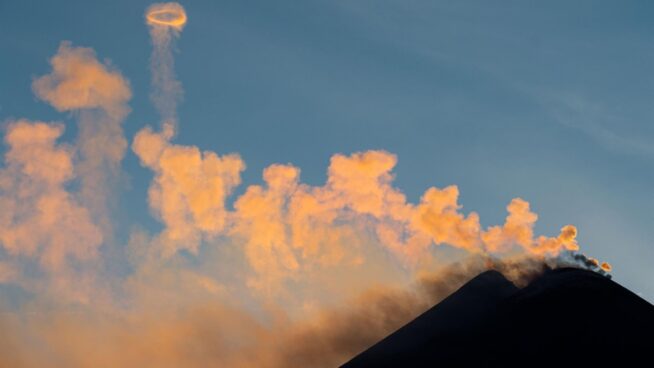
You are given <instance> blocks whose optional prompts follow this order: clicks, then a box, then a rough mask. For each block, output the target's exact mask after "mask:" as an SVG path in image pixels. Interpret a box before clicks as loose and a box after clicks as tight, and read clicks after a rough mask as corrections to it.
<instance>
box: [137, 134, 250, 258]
mask: <svg viewBox="0 0 654 368" xmlns="http://www.w3.org/2000/svg"><path fill="white" fill-rule="evenodd" d="M168 138H169V137H167V136H166V133H161V134H159V133H154V132H153V131H152V130H151V129H150V128H145V129H143V130H141V131H140V132H139V133H138V134H137V135H136V137H135V138H134V144H133V149H134V152H135V153H136V154H137V155H138V156H139V158H140V159H141V163H142V164H143V165H144V166H146V167H148V168H150V169H152V170H153V171H154V172H155V178H154V181H153V183H152V185H151V186H150V190H149V191H148V197H149V203H150V206H151V207H152V209H153V210H154V211H155V213H156V214H157V215H158V216H159V217H160V218H161V220H162V221H163V223H164V224H165V225H166V229H165V231H164V233H163V234H162V237H161V240H162V241H163V244H164V248H165V249H164V253H165V254H167V255H172V254H174V253H175V252H176V251H177V250H178V249H187V250H190V251H193V252H196V251H197V247H198V246H199V243H200V240H201V239H202V236H209V237H211V236H213V235H217V234H218V233H219V232H220V231H221V230H222V229H223V227H224V226H225V221H226V210H225V198H226V197H227V196H228V195H229V194H230V193H231V190H232V189H233V188H234V187H235V186H236V185H238V184H239V183H240V181H241V179H240V172H241V171H243V169H244V168H245V165H244V163H243V161H241V159H240V158H239V157H238V156H237V155H226V156H223V157H219V156H218V155H216V154H215V153H213V152H209V151H205V152H200V150H199V149H198V148H197V147H188V146H179V145H173V144H170V143H168Z"/></svg>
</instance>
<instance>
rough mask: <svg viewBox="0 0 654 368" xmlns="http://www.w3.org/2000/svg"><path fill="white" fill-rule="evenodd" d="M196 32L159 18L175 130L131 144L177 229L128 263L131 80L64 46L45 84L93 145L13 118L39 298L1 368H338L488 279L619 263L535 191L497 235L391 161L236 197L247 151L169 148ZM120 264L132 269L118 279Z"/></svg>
mask: <svg viewBox="0 0 654 368" xmlns="http://www.w3.org/2000/svg"><path fill="white" fill-rule="evenodd" d="M186 22H187V16H186V13H185V11H184V9H183V8H182V6H181V5H179V4H177V3H164V4H154V5H152V6H151V7H149V8H148V9H147V11H146V23H147V25H148V27H149V30H150V35H151V37H152V44H153V53H152V58H151V71H152V88H153V91H152V100H153V102H154V104H155V106H156V108H157V110H158V112H159V114H160V118H161V120H162V124H161V127H160V129H153V128H151V127H147V126H146V127H144V128H143V129H141V130H140V131H139V132H138V133H137V134H136V135H135V137H133V140H132V145H131V148H132V150H133V152H134V153H135V154H136V156H137V157H138V159H139V160H140V163H141V164H142V165H143V166H144V167H145V168H147V169H148V170H150V171H151V172H152V175H153V178H152V182H151V183H150V186H149V190H148V198H147V205H148V206H149V208H150V210H151V212H152V214H153V215H154V216H155V217H156V218H157V219H158V220H159V221H160V223H161V225H162V229H161V231H157V232H155V233H150V232H148V231H147V230H144V229H142V228H139V227H138V226H135V227H134V230H133V231H132V233H131V236H130V240H129V242H128V244H126V245H124V247H125V249H126V252H125V255H124V258H122V259H120V260H116V259H113V258H112V259H109V260H105V259H103V257H102V255H103V250H106V249H107V247H113V246H118V245H119V244H115V241H113V239H112V231H113V228H112V221H111V218H112V217H111V208H110V206H109V205H108V203H109V202H110V201H109V199H110V198H111V195H116V194H118V193H112V191H111V190H110V187H113V183H115V180H116V178H118V177H119V176H120V163H121V160H122V158H123V156H124V153H125V150H126V146H127V143H126V142H127V141H126V139H125V138H124V137H123V133H122V128H121V124H122V122H123V120H124V119H125V117H126V115H127V114H128V112H129V108H128V106H127V103H128V101H129V99H130V98H131V91H130V88H129V83H128V82H127V80H126V79H125V78H124V77H123V76H122V75H121V74H120V72H118V71H117V69H116V68H115V67H113V66H112V65H110V64H109V63H107V62H105V63H102V62H100V61H98V60H97V58H96V55H95V53H94V51H93V50H91V49H89V48H80V47H73V46H72V45H71V44H70V43H67V42H64V43H62V44H61V46H60V48H59V50H58V52H57V54H56V55H55V56H54V57H53V58H52V59H51V65H52V71H51V72H50V73H49V74H47V75H45V76H43V77H40V78H37V79H36V80H35V81H34V83H33V90H34V92H35V94H36V95H37V96H38V97H39V98H40V99H42V100H44V101H46V102H48V103H49V104H51V105H52V106H53V107H54V108H55V109H57V110H58V111H61V112H70V113H72V115H73V116H74V117H76V118H77V120H78V124H79V132H80V133H79V137H78V138H77V140H76V141H75V142H74V143H72V144H68V143H65V142H61V140H62V135H63V133H64V125H63V124H61V123H56V122H55V123H48V122H34V121H29V120H26V119H20V120H15V121H10V122H8V123H7V124H6V130H5V134H4V143H5V144H6V146H7V151H6V153H5V155H4V166H3V167H2V169H0V208H2V209H3V211H2V212H1V213H0V284H2V285H10V286H11V287H13V288H17V289H19V290H21V292H22V293H24V294H25V296H24V299H25V301H24V302H21V303H20V305H19V306H18V307H16V306H12V305H10V303H4V302H3V299H0V309H2V311H3V313H0V366H12V367H21V366H22V367H42V366H61V367H88V366H97V365H98V362H102V364H105V365H106V366H120V367H142V366H158V367H179V366H185V367H209V366H238V367H291V366H302V367H309V366H310V367H333V366H336V365H338V364H339V363H342V362H344V361H345V360H347V359H348V358H350V357H351V356H353V355H354V354H356V353H357V352H359V351H361V350H363V349H365V348H366V347H367V346H369V345H371V344H372V343H374V342H375V341H377V340H379V339H380V338H381V337H383V336H385V335H386V334H388V333H390V332H392V331H393V330H394V329H396V328H398V327H400V326H401V325H403V324H404V323H406V322H408V321H409V320H410V319H412V318H413V317H415V316H416V315H417V314H419V313H420V312H422V311H424V310H426V309H427V308H429V307H430V306H431V305H433V304H434V303H436V302H438V301H439V300H441V299H442V298H444V297H445V296H447V295H448V294H449V293H451V292H452V291H454V290H455V289H456V288H458V287H459V286H461V285H462V284H463V283H465V282H466V281H468V280H469V279H470V278H472V277H474V276H475V275H477V274H478V273H480V272H482V271H484V270H488V269H495V270H498V271H501V272H502V273H503V274H505V275H506V276H507V277H508V278H509V279H511V280H512V281H513V282H515V283H516V285H519V286H521V285H525V284H526V283H528V281H529V280H530V279H532V278H533V277H536V276H537V275H538V274H540V273H542V272H543V271H544V270H545V269H548V268H556V267H560V266H576V267H584V268H588V269H592V270H595V271H597V272H600V273H604V274H606V273H607V272H609V271H610V265H608V264H607V263H600V262H599V261H597V260H595V259H593V258H589V257H586V256H584V255H583V254H581V253H579V252H578V249H579V245H578V244H577V241H576V236H577V229H576V228H575V227H574V226H572V225H565V226H563V227H562V229H561V231H560V233H559V234H558V235H555V236H542V235H536V234H535V233H534V226H535V224H536V221H537V220H538V215H537V214H536V213H534V212H533V211H532V209H531V207H530V205H529V203H528V202H527V201H525V200H523V199H521V198H515V199H513V200H512V201H511V202H510V203H509V204H508V205H507V207H506V209H507V216H506V219H505V221H504V223H503V224H500V225H496V226H490V227H484V226H483V225H482V223H481V219H480V218H479V215H478V214H477V213H476V212H472V211H468V212H466V211H464V210H463V208H462V206H461V204H460V203H459V194H460V193H459V189H458V187H457V186H455V185H451V186H448V187H445V188H436V187H431V188H428V189H427V190H426V191H425V192H424V194H423V195H422V196H421V198H420V200H419V201H417V203H412V202H410V201H408V200H407V198H406V196H405V195H404V194H403V193H402V191H401V190H400V189H399V188H397V187H395V186H394V184H393V181H394V178H395V174H394V172H393V170H394V168H395V166H396V165H397V163H398V159H397V157H396V156H395V155H394V154H392V153H389V152H386V151H383V150H375V151H365V152H356V153H351V154H335V155H333V156H332V158H331V160H330V163H329V167H328V168H327V179H326V181H325V183H323V184H322V185H309V184H306V183H303V182H302V180H301V170H300V168H298V167H296V166H293V165H292V164H272V165H270V166H268V167H267V168H265V170H264V171H263V173H262V183H261V184H260V185H250V186H248V187H247V188H244V191H243V194H241V195H240V196H238V197H237V198H232V194H233V192H234V190H235V189H236V188H237V187H238V186H239V185H240V184H241V173H242V172H243V171H244V170H245V162H244V160H243V159H242V158H241V157H240V156H239V155H238V154H234V153H229V154H218V153H216V152H212V151H208V150H202V149H200V148H199V147H196V146H191V145H180V144H176V143H174V142H173V140H174V135H175V132H176V131H177V129H178V118H177V113H176V111H177V103H178V102H179V101H180V98H181V93H182V88H181V84H180V83H179V82H178V81H177V80H176V78H175V73H174V59H173V56H174V41H175V40H176V39H177V37H179V35H180V32H181V31H182V29H183V28H184V25H185V24H186ZM232 199H233V201H232ZM144 201H145V199H144ZM230 203H233V204H230ZM120 246H123V245H120ZM440 249H447V250H448V251H449V253H450V254H451V255H447V256H444V255H443V254H444V252H439V251H438V250H440ZM109 261H113V262H115V261H120V262H124V263H126V264H129V266H130V270H131V271H130V272H129V274H127V275H124V274H121V275H111V274H107V273H105V272H103V271H102V270H103V269H104V268H103V265H102V264H103V262H109ZM107 278H109V279H110V280H108V281H107ZM109 285H111V286H109ZM0 292H2V290H1V289H0ZM71 311H74V313H73V312H71Z"/></svg>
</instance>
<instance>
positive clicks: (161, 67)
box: [145, 2, 186, 135]
mask: <svg viewBox="0 0 654 368" xmlns="http://www.w3.org/2000/svg"><path fill="white" fill-rule="evenodd" d="M145 20H146V23H147V25H148V26H149V28H150V37H151V39H152V46H153V48H152V56H151V59H150V66H151V72H152V87H153V91H152V95H151V98H152V101H153V103H154V105H155V107H156V108H157V111H158V112H159V114H160V115H161V119H162V120H163V121H162V122H163V124H164V130H165V131H166V132H167V134H168V135H173V134H174V132H175V128H176V125H177V103H178V102H179V100H180V99H181V97H182V93H183V91H182V85H181V83H180V82H179V81H178V80H177V79H175V70H174V68H175V60H174V58H173V47H174V41H175V39H176V38H178V37H179V35H180V33H181V32H182V30H183V29H184V25H186V12H185V11H184V8H183V7H182V6H181V5H180V4H178V3H174V2H170V3H157V4H152V5H151V6H150V7H148V9H147V10H146V12H145Z"/></svg>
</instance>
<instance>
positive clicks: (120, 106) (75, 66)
mask: <svg viewBox="0 0 654 368" xmlns="http://www.w3.org/2000/svg"><path fill="white" fill-rule="evenodd" d="M50 64H51V65H52V73H51V74H48V75H45V76H43V77H41V78H38V79H36V80H35V81H34V83H33V85H32V87H33V89H34V93H35V94H36V95H37V96H38V97H39V98H41V99H42V100H44V101H47V102H48V103H50V104H51V105H52V106H53V107H54V108H56V109H57V110H58V111H74V110H82V109H103V110H104V111H106V112H107V113H108V114H109V115H111V116H113V117H115V118H119V119H122V117H124V115H125V114H126V113H127V111H128V109H127V107H126V105H125V104H126V102H127V101H128V100H129V99H130V98H131V91H130V89H129V84H128V83H127V81H126V80H125V79H124V78H123V76H122V75H121V74H120V73H118V72H117V71H114V70H111V69H109V68H108V67H107V65H103V64H101V63H100V62H98V60H97V59H96V57H95V53H94V52H93V50H92V49H89V48H83V47H72V46H71V44H70V43H69V42H62V44H61V46H60V47H59V50H58V51H57V54H56V55H55V56H54V57H53V58H52V59H51V60H50Z"/></svg>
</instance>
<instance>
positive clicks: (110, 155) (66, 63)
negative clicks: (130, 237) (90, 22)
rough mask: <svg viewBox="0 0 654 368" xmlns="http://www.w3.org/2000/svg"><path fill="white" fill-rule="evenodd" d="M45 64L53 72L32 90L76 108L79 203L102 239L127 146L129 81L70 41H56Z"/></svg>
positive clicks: (55, 102) (60, 105) (107, 234)
mask: <svg viewBox="0 0 654 368" xmlns="http://www.w3.org/2000/svg"><path fill="white" fill-rule="evenodd" d="M50 64H51V65H52V71H51V72H50V73H49V74H47V75H44V76H42V77H40V78H38V79H36V80H35V81H34V83H33V85H32V87H33V90H34V93H35V94H36V95H37V96H38V97H39V98H41V99H42V100H44V101H46V102H48V103H50V104H51V105H52V106H53V107H54V108H55V109H57V110H58V111H75V112H77V114H76V116H77V117H78V119H79V136H78V142H77V149H78V150H79V152H80V154H81V160H80V161H79V162H77V163H76V168H75V170H76V171H77V173H78V174H79V176H80V179H81V182H82V185H81V193H80V197H81V201H82V202H83V204H84V205H85V207H87V208H88V209H89V211H91V215H92V218H93V220H94V221H95V222H97V223H98V224H99V225H100V226H101V227H102V229H103V233H104V236H105V238H111V237H112V225H111V220H110V218H109V210H108V204H107V202H108V197H109V196H110V195H111V194H113V193H112V192H113V190H112V189H110V188H112V187H116V184H117V178H118V177H119V176H120V162H121V161H122V159H123V156H124V154H125V150H126V148H127V140H126V139H125V137H124V135H123V130H122V122H123V119H124V118H125V116H126V115H127V113H128V112H129V107H128V106H127V102H128V101H129V99H130V98H131V90H130V87H129V83H128V81H127V80H126V79H125V78H124V77H123V76H122V75H121V74H120V72H118V71H117V70H115V68H113V67H112V66H111V65H109V64H108V63H101V62H99V61H98V60H97V58H96V55H95V52H94V51H93V50H92V49H90V48H84V47H72V46H71V44H70V43H69V42H62V43H61V45H60V46H59V50H57V54H56V55H55V56H53V57H52V59H51V60H50Z"/></svg>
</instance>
